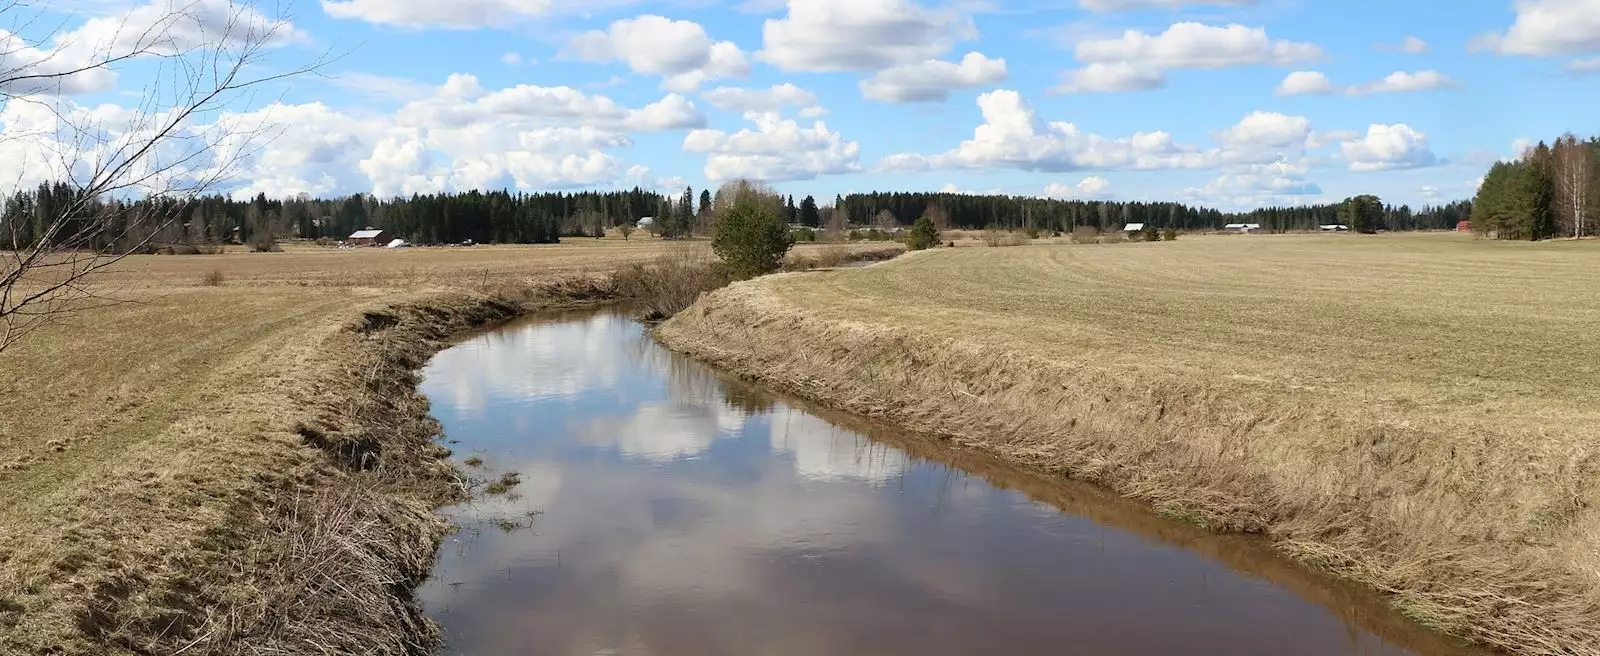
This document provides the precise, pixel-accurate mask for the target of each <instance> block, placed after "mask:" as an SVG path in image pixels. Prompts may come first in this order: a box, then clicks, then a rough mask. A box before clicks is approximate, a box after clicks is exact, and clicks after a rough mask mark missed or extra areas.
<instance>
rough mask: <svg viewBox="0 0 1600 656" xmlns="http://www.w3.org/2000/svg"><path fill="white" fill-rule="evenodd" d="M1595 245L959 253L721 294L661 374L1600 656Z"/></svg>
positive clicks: (1285, 243) (1510, 636) (1462, 241)
mask: <svg viewBox="0 0 1600 656" xmlns="http://www.w3.org/2000/svg"><path fill="white" fill-rule="evenodd" d="M1597 259H1600V243H1570V242H1569V243H1548V244H1531V245H1530V244H1506V243H1489V242H1478V241H1472V240H1470V239H1466V238H1463V237H1459V236H1456V235H1417V236H1408V235H1392V236H1385V237H1363V236H1353V235H1338V236H1326V237H1324V236H1291V237H1272V236H1251V237H1249V238H1237V237H1195V238H1190V239H1185V240H1182V241H1179V242H1174V243H1170V244H1168V243H1150V244H1125V245H1119V246H1115V247H1108V246H1087V245H1086V246H1064V245H1050V246H1033V247H1025V248H1008V249H956V250H949V249H944V250H940V251H935V252H927V253H919V254H913V255H911V256H908V257H903V258H901V259H899V260H896V261H894V262H891V263H888V264H885V265H882V266H877V267H871V268H867V269H859V270H848V271H831V272H823V273H805V274H787V275H783V276H776V277H770V278H764V279H760V280H756V281H752V282H748V283H742V284H737V285H734V286H733V287H730V288H727V289H724V290H721V291H719V292H715V293H713V294H711V295H710V296H708V297H706V298H704V299H702V300H701V301H700V303H698V304H697V305H695V306H694V307H692V308H690V309H689V310H688V311H686V312H684V313H682V314H680V315H678V316H677V317H676V318H674V319H673V320H671V321H669V322H668V323H666V324H665V325H663V326H662V328H661V329H660V331H659V333H660V335H661V336H662V338H663V339H664V340H665V341H666V342H667V343H668V344H669V345H671V346H673V347H674V348H678V349H680V350H684V351H687V352H689V353H691V354H693V355H696V356H699V357H701V358H704V359H707V360H710V361H712V362H715V363H718V364H720V365H722V366H724V367H727V368H730V369H731V370H733V371H736V372H739V373H741V374H743V375H746V376H749V377H751V378H755V379H759V380H762V381H765V382H767V383H770V384H773V385H776V386H779V387H782V388H787V389H789V390H791V391H794V392H797V393H800V394H802V395H804V396H808V397H811V398H814V399H817V400H819V401H822V402H824V403H827V404H829V405H834V406H837V407H841V408H843V409H846V410H851V411H855V412H859V413H863V414H867V415H870V416H876V417H879V418H884V419H888V420H890V421H894V422H896V423H900V424H903V425H906V426H908V427H910V428H912V429H916V430H919V431H925V432H930V433H934V434H940V435H945V436H948V437H950V438H951V439H952V440H954V441H956V442H958V443H961V444H965V445H968V446H972V447H975V448H979V449H982V450H986V451H989V452H993V453H995V454H998V455H1001V456H1002V457H1005V458H1007V459H1009V460H1011V461H1014V462H1018V463H1022V464H1025V465H1028V466H1031V467H1035V468H1039V469H1043V470H1046V471H1050V472H1055V473H1060V474H1065V475H1069V476H1073V477H1076V478H1081V479H1084V480H1089V481H1094V482H1097V483H1101V484H1104V485H1106V486H1108V487H1110V488H1112V489H1115V490H1117V491H1119V492H1121V493H1123V494H1125V495H1128V496H1131V497H1135V498H1138V499H1142V500H1145V501H1148V502H1150V503H1152V504H1154V505H1155V506H1156V507H1157V508H1158V509H1160V510H1162V511H1164V512H1166V513H1168V514H1172V515H1175V516H1181V517H1188V518H1192V519H1194V520H1195V521H1198V522H1201V523H1204V524H1207V525H1209V526H1211V527H1213V528H1216V529H1219V530H1234V531H1251V532H1264V533H1267V534H1269V535H1270V536H1271V537H1272V538H1273V539H1274V541H1275V543H1276V544H1277V545H1278V546H1279V547H1280V548H1281V549H1283V550H1284V551H1286V552H1288V553H1290V554H1292V555H1294V556H1296V557H1298V558H1300V559H1302V560H1305V561H1307V562H1309V563H1311V564H1313V565H1316V566H1319V567H1324V568H1327V569H1330V570H1332V571H1334V572H1336V573H1338V574H1341V575H1343V576H1346V577H1349V578H1352V579H1355V580H1358V581H1360V582H1363V583H1365V584H1368V585H1371V586H1373V587H1376V588H1377V589H1379V590H1382V591H1384V592H1387V593H1389V594H1390V595H1391V597H1390V598H1391V599H1392V600H1393V602H1394V603H1395V604H1396V605H1397V606H1398V607H1399V608H1400V609H1401V610H1402V611H1404V612H1406V613H1407V614H1409V615H1411V616H1412V617H1414V618H1416V619H1417V620H1419V621H1421V622H1423V623H1425V624H1428V625H1430V626H1433V627H1436V628H1438V629H1440V630H1442V631H1445V632H1449V633H1453V634H1457V635H1462V636H1465V637H1468V638H1471V639H1473V640H1476V641H1479V642H1482V643H1485V644H1488V645H1492V646H1495V647H1498V648H1501V649H1505V650H1508V651H1511V652H1515V653H1523V654H1600V514H1597V510H1596V508H1597V503H1600V458H1597V455H1600V453H1597V451H1600V446H1596V444H1595V442H1594V439H1593V437H1594V429H1593V427H1594V426H1596V425H1600V423H1597V421H1600V410H1597V408H1600V406H1597V403H1600V384H1597V383H1600V375H1597V366H1596V364H1595V363H1597V362H1600V340H1596V339H1595V337H1596V336H1597V335H1600V295H1596V294H1595V290H1596V289H1600V267H1596V266H1594V263H1595V262H1596V261H1597Z"/></svg>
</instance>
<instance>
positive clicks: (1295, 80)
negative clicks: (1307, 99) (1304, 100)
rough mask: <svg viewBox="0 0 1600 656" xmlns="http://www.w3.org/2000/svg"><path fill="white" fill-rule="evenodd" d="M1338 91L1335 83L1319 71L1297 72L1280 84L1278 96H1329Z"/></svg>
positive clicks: (1289, 75) (1286, 77)
mask: <svg viewBox="0 0 1600 656" xmlns="http://www.w3.org/2000/svg"><path fill="white" fill-rule="evenodd" d="M1335 91H1337V89H1335V88H1334V86H1333V81H1332V80H1329V79H1328V76H1326V75H1323V74H1322V73H1320V72H1317V71H1295V72H1293V73H1290V74H1288V75H1286V76H1284V78H1283V81H1282V82H1279V83H1278V89H1277V94H1278V95H1280V96H1299V95H1307V94H1329V93H1333V92H1335Z"/></svg>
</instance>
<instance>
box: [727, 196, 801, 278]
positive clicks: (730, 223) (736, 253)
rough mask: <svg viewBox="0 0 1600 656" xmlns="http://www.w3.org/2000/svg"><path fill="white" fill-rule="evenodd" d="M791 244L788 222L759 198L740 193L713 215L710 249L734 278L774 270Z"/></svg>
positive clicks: (752, 275) (757, 274)
mask: <svg viewBox="0 0 1600 656" xmlns="http://www.w3.org/2000/svg"><path fill="white" fill-rule="evenodd" d="M793 245H794V240H793V238H791V237H790V235H789V226H787V225H785V224H784V222H783V220H782V217H780V216H778V215H777V214H775V213H773V211H772V210H770V209H768V208H767V207H766V206H765V205H764V204H763V203H762V202H761V201H760V200H759V199H756V198H753V197H740V198H736V199H735V200H734V201H733V207H731V208H729V209H728V210H727V211H725V212H721V213H719V214H718V216H717V225H716V229H715V231H714V234H713V236H712V238H711V249H712V250H713V251H715V252H716V254H717V257H720V258H722V262H723V264H724V265H726V266H727V268H728V273H730V274H732V275H733V276H734V277H736V278H740V279H743V278H753V277H756V276H759V275H763V274H767V273H771V272H773V271H777V270H778V266H779V265H780V264H782V262H783V256H784V254H786V253H788V252H789V248H790V247H791V246H793Z"/></svg>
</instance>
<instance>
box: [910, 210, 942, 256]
mask: <svg viewBox="0 0 1600 656" xmlns="http://www.w3.org/2000/svg"><path fill="white" fill-rule="evenodd" d="M938 243H939V229H938V228H935V227H933V219H932V218H929V217H928V216H927V215H923V217H922V218H920V219H917V223H916V225H913V226H911V235H910V236H909V237H907V238H906V247H907V248H910V249H911V250H914V251H920V250H924V249H928V248H933V247H934V246H935V245H938Z"/></svg>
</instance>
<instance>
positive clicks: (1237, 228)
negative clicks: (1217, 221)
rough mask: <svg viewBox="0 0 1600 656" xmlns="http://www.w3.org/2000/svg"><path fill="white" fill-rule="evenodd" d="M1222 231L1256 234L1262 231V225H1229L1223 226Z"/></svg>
mask: <svg viewBox="0 0 1600 656" xmlns="http://www.w3.org/2000/svg"><path fill="white" fill-rule="evenodd" d="M1222 229H1223V230H1227V231H1228V232H1255V231H1257V230H1260V229H1261V224H1259V223H1229V224H1228V225H1225V226H1222Z"/></svg>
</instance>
